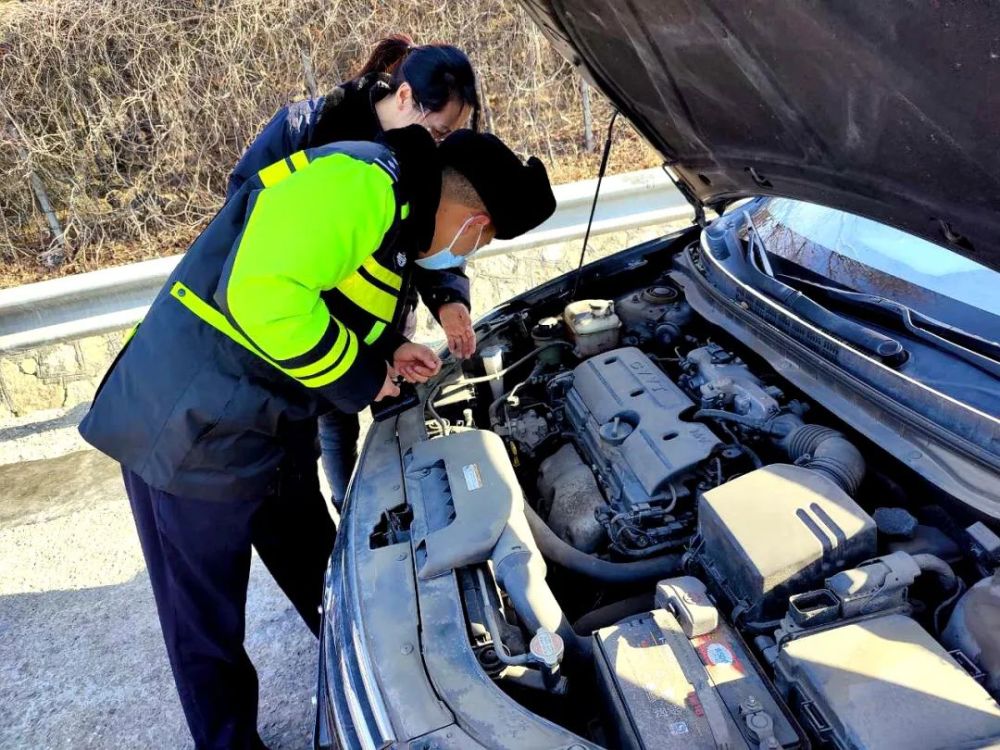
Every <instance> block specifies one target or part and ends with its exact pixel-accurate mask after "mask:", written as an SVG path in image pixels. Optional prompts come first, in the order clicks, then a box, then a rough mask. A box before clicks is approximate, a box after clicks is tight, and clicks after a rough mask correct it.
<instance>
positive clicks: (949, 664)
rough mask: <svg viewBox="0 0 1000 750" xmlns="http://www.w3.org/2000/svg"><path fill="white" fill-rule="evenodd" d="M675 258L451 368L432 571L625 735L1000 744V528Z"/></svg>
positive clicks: (689, 743)
mask: <svg viewBox="0 0 1000 750" xmlns="http://www.w3.org/2000/svg"><path fill="white" fill-rule="evenodd" d="M652 280H653V282H654V283H652V284H651V285H648V286H640V287H637V288H623V289H618V290H617V291H616V290H615V289H614V285H610V286H609V289H608V291H611V292H616V293H614V294H612V295H611V296H610V298H607V299H603V298H594V299H590V298H584V299H575V300H572V301H569V302H567V300H566V298H565V296H562V297H560V298H559V299H558V300H555V301H552V302H551V303H550V304H548V305H534V306H531V307H530V308H527V307H526V308H524V309H514V310H511V311H507V312H504V313H503V314H501V315H496V316H493V317H492V318H490V319H489V322H488V323H487V325H486V326H485V328H483V329H481V330H480V331H479V334H480V335H479V340H480V348H479V353H478V354H477V356H476V357H475V358H474V359H472V360H468V361H466V362H464V363H459V362H454V361H451V362H449V363H446V366H445V370H444V371H443V373H442V375H441V377H440V378H439V379H438V380H437V381H436V382H434V383H432V384H431V388H430V391H429V393H428V394H427V397H426V401H425V404H424V407H425V409H426V419H427V422H426V424H427V432H428V437H429V438H430V439H429V440H426V441H424V442H422V443H420V444H419V445H418V446H417V447H415V448H413V449H412V450H410V451H408V453H407V454H406V455H404V478H405V481H406V488H407V496H408V497H409V498H413V499H414V500H413V501H414V502H422V501H421V498H428V497H430V496H431V495H432V494H434V493H437V495H441V494H442V493H443V494H444V495H445V496H447V497H448V502H447V503H445V506H446V507H444V508H443V509H439V510H438V511H436V512H435V513H436V515H435V513H432V512H430V511H428V512H427V513H426V514H425V515H426V516H427V519H428V520H427V521H426V522H425V526H426V528H419V529H418V528H414V529H413V530H412V533H413V542H414V549H415V550H416V556H415V560H416V563H417V572H418V576H420V577H425V578H430V577H433V576H435V575H439V574H440V573H441V572H442V571H450V570H454V571H456V573H457V575H458V577H459V581H460V588H461V596H462V600H463V606H464V610H465V614H466V624H467V630H468V638H469V644H470V646H471V648H472V649H473V650H474V651H475V654H476V657H477V660H478V662H479V665H480V666H481V668H482V670H483V672H484V673H485V674H486V675H488V677H489V679H491V680H492V681H493V682H494V683H495V684H496V685H497V686H498V687H499V688H501V689H502V690H503V691H504V692H506V693H507V694H508V695H510V696H511V697H512V698H513V699H514V700H516V701H517V702H518V703H520V704H522V705H524V706H526V707H527V708H529V709H530V710H531V711H534V712H536V713H537V714H539V715H541V716H543V717H545V718H547V719H549V720H550V721H552V722H554V723H556V724H558V725H560V726H563V727H565V728H567V729H570V730H571V731H573V732H575V733H576V734H578V735H579V736H580V737H583V738H586V739H587V740H588V741H589V742H593V743H595V744H596V745H600V746H603V747H611V748H675V747H676V748H681V747H684V748H744V747H745V748H805V747H810V746H829V747H834V748H843V749H846V748H904V747H905V748H917V747H928V748H930V747H935V748H936V747H942V748H944V747H986V746H1000V706H998V705H997V703H996V699H997V698H1000V572H998V570H1000V568H998V565H1000V537H998V536H997V534H996V530H995V528H990V527H989V526H988V525H987V524H985V523H983V522H982V521H981V520H977V519H975V518H973V517H971V516H969V515H968V514H967V513H966V512H965V511H964V510H963V509H962V508H960V507H956V504H952V503H949V499H948V498H947V497H941V496H940V494H939V493H938V494H935V493H934V492H933V491H932V490H931V489H929V488H928V487H927V486H926V485H924V484H922V483H921V480H920V479H919V478H917V477H912V476H909V474H908V472H907V469H906V466H905V463H904V462H902V461H900V460H898V459H897V458H896V457H893V456H891V455H890V454H889V453H888V452H887V451H885V450H884V449H883V447H880V446H877V445H874V444H871V443H869V442H868V441H867V440H866V439H865V438H863V437H861V436H860V435H858V434H857V433H854V432H853V431H852V430H851V429H850V427H849V426H848V425H847V424H846V423H845V422H843V421H841V420H840V419H838V417H837V416H836V415H833V414H830V413H829V412H826V411H825V410H824V409H823V408H822V407H821V406H819V405H818V404H816V403H814V402H812V401H811V400H810V399H809V397H808V396H807V395H805V394H803V393H801V392H798V391H796V389H795V388H794V387H793V386H791V385H790V384H789V383H788V382H787V381H784V380H783V379H782V378H781V376H780V374H779V373H778V372H776V371H775V370H774V369H773V368H771V367H770V366H769V365H767V364H766V363H763V362H762V361H760V360H759V359H758V358H756V357H755V356H754V354H753V352H751V351H749V350H747V349H746V348H745V347H743V346H741V344H740V342H738V341H734V340H732V339H731V338H730V337H728V336H727V335H725V334H724V333H723V332H722V331H720V330H719V329H717V328H714V327H712V326H710V325H709V324H708V323H706V322H705V321H703V320H702V319H700V318H699V316H698V315H697V314H696V313H695V312H694V311H693V310H692V308H691V307H690V306H689V304H688V302H687V301H686V300H685V295H684V291H683V286H682V284H681V283H680V282H679V281H678V279H677V278H675V277H673V276H671V275H670V274H669V273H665V274H663V275H662V276H659V277H657V278H655V279H652ZM647 283H648V281H647ZM588 291H589V292H592V291H593V290H588ZM425 505H426V503H425ZM428 507H429V506H428ZM405 522H406V519H405V518H402V516H401V517H400V518H396V519H395V520H393V519H389V521H388V522H387V529H388V531H385V535H387V536H385V537H384V538H383V537H380V536H377V535H375V534H373V536H372V540H371V544H372V545H373V546H375V545H378V544H385V543H388V542H387V541H386V539H389V538H390V537H391V536H392V529H391V528H390V527H392V525H393V523H395V524H396V525H397V526H398V525H399V524H400V523H405ZM994 743H997V745H994Z"/></svg>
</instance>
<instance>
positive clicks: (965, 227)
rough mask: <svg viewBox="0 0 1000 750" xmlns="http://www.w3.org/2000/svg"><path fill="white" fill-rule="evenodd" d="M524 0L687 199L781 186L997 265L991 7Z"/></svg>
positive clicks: (718, 198) (999, 157) (709, 200)
mask: <svg viewBox="0 0 1000 750" xmlns="http://www.w3.org/2000/svg"><path fill="white" fill-rule="evenodd" d="M522 4H523V5H524V6H525V7H526V9H527V10H528V11H529V13H530V14H531V15H532V17H533V18H534V20H535V21H536V22H538V23H539V24H540V25H541V27H542V29H543V30H544V31H545V33H546V34H547V36H548V37H549V38H550V39H551V40H552V41H553V43H554V44H555V45H556V47H557V48H558V49H559V50H560V51H561V52H562V53H563V54H564V55H565V56H566V57H567V59H569V60H570V61H571V62H573V63H574V64H576V65H579V66H580V67H581V68H582V69H583V70H584V71H585V73H586V74H587V75H588V77H589V78H590V79H591V80H592V81H594V82H595V83H596V85H597V86H599V87H600V88H601V89H602V91H604V93H605V94H607V95H608V97H609V98H610V99H611V100H612V101H613V102H614V103H615V105H616V106H617V107H618V108H619V109H620V110H621V111H622V112H623V113H624V114H626V115H627V116H628V117H629V119H630V120H632V122H633V123H634V124H635V125H636V127H637V128H638V129H639V130H640V131H641V132H642V133H643V134H644V135H645V136H646V137H647V138H648V139H649V140H650V142H651V143H652V144H653V145H654V146H656V147H657V148H658V149H659V150H660V152H661V153H662V154H663V156H664V158H665V159H666V162H667V164H668V165H670V166H671V168H672V170H673V172H674V173H675V174H676V175H677V177H678V179H679V181H680V184H681V187H682V188H683V190H684V192H685V193H687V194H688V195H689V197H690V198H691V199H693V200H695V201H696V202H699V203H700V204H703V205H708V206H713V205H718V204H722V203H724V202H726V201H729V200H732V199H735V198H740V197H748V196H756V195H783V196H787V197H791V198H797V199H800V200H805V201H810V202H814V203H820V204H823V205H828V206H832V207H835V208H840V209H843V210H845V211H849V212H851V213H855V214H858V215H861V216H866V217H869V218H872V219H875V220H876V221H880V222H882V223H885V224H889V225H892V226H896V227H899V228H900V229H903V230H905V231H908V232H910V233H912V234H915V235H918V236H921V237H925V238H927V239H929V240H931V241H933V242H936V243H939V244H942V245H944V246H946V247H949V248H950V249H953V250H955V251H956V252H959V253H962V254H964V255H967V256H968V257H970V258H972V259H973V260H976V261H977V262H979V263H982V264H983V265H987V266H991V267H993V268H998V267H1000V211H998V210H997V207H998V206H1000V149H998V148H996V130H997V126H998V123H1000V46H998V45H1000V43H998V41H997V37H996V30H997V28H1000V6H997V5H996V4H991V3H979V2H940V3H938V2H925V3H912V2H902V0H890V1H888V2H876V3H873V2H867V1H866V0H849V1H846V0H845V1H844V2H837V3H823V2H798V1H796V0H788V1H786V2H764V1H762V0H756V1H752V2H746V0H712V1H711V2H693V1H692V0H629V1H628V2H621V3H607V2H602V1H601V0H522Z"/></svg>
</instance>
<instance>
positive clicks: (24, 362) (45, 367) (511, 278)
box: [0, 222, 683, 424]
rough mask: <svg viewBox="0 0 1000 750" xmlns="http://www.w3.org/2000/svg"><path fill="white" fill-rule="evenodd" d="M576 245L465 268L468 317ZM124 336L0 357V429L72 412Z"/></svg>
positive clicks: (425, 329) (599, 250)
mask: <svg viewBox="0 0 1000 750" xmlns="http://www.w3.org/2000/svg"><path fill="white" fill-rule="evenodd" d="M682 225H683V222H682V223H681V224H678V225H671V226H659V227H647V228H644V229H639V230H634V231H630V232H619V233H614V234H608V235H605V236H603V237H597V238H594V239H592V240H591V243H590V250H589V252H588V254H587V260H588V261H589V260H595V259H597V258H599V257H602V256H604V255H608V254H610V253H613V252H616V251H618V250H621V249H623V248H626V247H630V246H632V245H635V244H638V243H639V242H642V241H645V240H647V239H651V238H653V237H657V236H659V235H662V234H663V233H665V232H666V231H669V230H671V229H672V228H674V227H675V226H682ZM579 254H580V240H576V241H573V242H565V243H560V244H556V245H549V246H545V247H540V248H532V249H531V250H522V251H519V252H516V253H511V254H509V255H500V256H496V257H493V258H484V259H482V260H479V261H475V262H473V263H472V264H470V275H471V277H472V294H473V317H477V316H479V315H481V314H482V313H484V312H486V311H487V310H489V309H491V308H492V307H494V306H496V305H497V304H499V303H500V302H503V301H504V300H506V299H509V298H510V297H513V296H515V295H517V294H520V293H521V292H524V291H527V290H528V289H530V288H532V287H533V286H537V285H538V284H541V283H542V282H544V281H547V280H549V279H552V278H554V277H556V276H558V275H560V274H562V273H565V272H567V271H570V270H572V269H573V268H574V267H575V266H576V264H577V261H578V260H579ZM124 335H125V332H124V331H116V332H114V333H110V334H106V335H103V336H92V337H89V338H84V339H80V340H77V341H71V342H66V343H62V344H54V345H52V346H45V347H40V348H37V349H29V350H25V351H20V352H7V353H3V354H0V424H3V423H4V422H7V421H9V420H12V419H13V420H16V421H18V422H21V421H22V420H23V419H24V418H30V417H31V415H32V414H33V413H35V412H41V411H46V412H49V411H51V410H53V409H60V410H66V409H72V408H73V407H75V406H78V405H79V404H82V403H85V402H87V401H89V400H90V398H91V396H92V395H93V392H94V389H95V388H96V386H97V384H98V383H99V382H100V379H101V376H102V375H103V374H104V371H105V370H106V369H107V367H108V365H109V364H110V363H111V360H112V359H113V358H114V356H115V354H116V353H117V352H118V350H119V349H120V348H121V346H122V343H123V341H124ZM417 338H418V339H419V340H421V341H425V342H428V343H430V342H439V341H441V340H442V338H443V337H442V335H441V331H440V329H439V328H438V327H437V324H436V323H435V322H434V320H433V319H432V318H431V316H430V315H429V314H428V313H427V311H426V310H425V309H423V308H421V309H420V317H419V319H418V329H417Z"/></svg>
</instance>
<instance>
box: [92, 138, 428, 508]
mask: <svg viewBox="0 0 1000 750" xmlns="http://www.w3.org/2000/svg"><path fill="white" fill-rule="evenodd" d="M398 170H399V165H398V164H397V162H396V159H395V157H394V155H393V154H392V152H391V151H389V149H387V148H385V147H384V146H381V145H378V144H374V143H344V144H337V145H332V146H324V147H321V148H317V149H309V150H307V151H304V152H297V153H294V154H292V155H291V156H290V157H288V158H287V159H284V160H281V161H279V162H276V163H275V164H273V165H270V166H268V167H266V168H264V169H263V170H261V171H260V172H259V173H258V174H257V175H256V176H255V177H253V178H252V179H251V180H248V181H247V182H246V183H245V184H244V185H243V187H242V188H241V189H240V190H239V191H238V193H237V195H235V196H234V197H233V199H232V200H230V201H229V202H228V203H227V204H226V205H225V206H224V207H223V209H222V210H221V211H220V212H219V214H217V215H216V217H215V218H214V219H213V221H212V222H211V224H210V225H209V226H208V228H206V230H205V231H204V232H203V233H202V234H201V236H200V237H199V238H198V239H197V240H196V241H195V243H194V244H193V245H192V246H191V248H190V250H189V251H188V253H187V254H186V255H185V257H184V259H183V260H182V261H181V263H180V264H179V265H178V266H177V268H176V270H175V271H174V273H173V274H172V275H171V277H170V279H169V280H168V282H167V284H166V285H165V286H164V288H163V290H161V292H160V293H159V295H158V296H157V298H156V299H155V300H154V302H153V304H152V306H151V307H150V310H149V312H148V314H147V315H146V318H145V320H144V321H143V322H142V324H141V325H140V326H139V327H138V329H137V330H136V332H135V333H134V335H133V336H132V337H131V339H130V340H129V342H128V344H127V345H126V347H125V349H124V351H123V352H122V354H121V355H120V356H119V358H118V360H117V361H116V362H115V364H113V365H112V368H111V370H110V371H109V373H108V375H107V377H106V380H105V382H104V384H103V386H102V388H101V389H100V391H99V392H98V394H97V396H96V398H95V400H94V404H93V406H92V407H91V410H90V412H89V413H88V415H87V416H86V417H85V418H84V420H83V423H82V424H81V428H80V430H81V433H82V434H83V436H84V438H85V439H86V440H87V441H88V442H90V443H91V444H92V445H94V446H95V447H96V448H98V449H99V450H101V451H103V452H104V453H107V454H108V455H110V456H111V457H113V458H115V459H116V460H118V461H119V462H121V463H122V464H124V465H125V466H126V467H128V468H129V469H131V470H132V471H134V472H135V473H137V474H138V475H139V476H141V477H142V478H143V479H144V480H145V481H146V482H148V483H149V484H150V485H152V486H154V487H157V488H159V489H163V490H165V491H168V492H172V493H174V494H178V495H187V496H193V497H202V498H206V499H235V498H238V497H245V496H247V495H248V494H254V493H260V492H267V491H269V488H271V487H272V486H274V483H275V482H276V479H277V477H276V473H277V467H278V466H279V464H280V463H281V460H282V457H283V455H284V453H285V452H286V451H288V450H295V451H300V450H303V449H305V450H308V447H309V446H310V445H311V444H312V441H313V440H314V438H315V424H314V423H313V421H312V420H314V419H315V417H316V416H317V415H318V414H321V413H323V412H326V411H328V410H329V409H330V408H331V406H333V407H336V408H338V409H340V410H342V411H348V412H356V411H359V410H360V409H362V408H364V407H365V406H367V405H368V403H370V402H371V400H372V399H373V398H374V396H375V395H376V393H377V392H378V391H379V389H380V388H381V386H382V383H383V382H384V379H385V375H386V360H387V359H388V358H390V357H391V354H392V351H394V350H395V348H396V346H398V344H399V343H401V342H402V338H401V336H400V335H399V334H398V333H397V332H396V326H397V325H398V323H399V319H400V316H401V315H402V314H403V312H404V310H405V299H406V290H407V287H408V282H409V272H410V267H411V266H412V263H411V262H410V260H411V258H412V256H413V254H414V252H415V251H414V250H413V248H412V245H413V243H414V241H415V240H414V238H413V237H411V236H410V234H409V233H408V231H407V229H408V222H407V221H406V216H407V213H408V203H407V202H406V197H405V196H404V195H403V194H402V192H401V189H400V185H399V181H398ZM421 241H425V239H424V240H421Z"/></svg>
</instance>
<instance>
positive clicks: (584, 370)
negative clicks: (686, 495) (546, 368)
mask: <svg viewBox="0 0 1000 750" xmlns="http://www.w3.org/2000/svg"><path fill="white" fill-rule="evenodd" d="M692 406H694V403H693V402H692V401H691V399H690V398H688V397H687V395H686V394H685V393H684V392H683V391H682V390H681V389H680V388H679V387H677V386H676V385H675V384H674V383H673V382H671V381H670V379H669V378H668V377H667V376H666V374H665V373H664V372H663V371H662V370H661V369H660V368H659V367H657V366H656V364H655V363H654V362H653V361H652V360H651V359H650V358H649V357H647V356H646V355H645V354H643V353H642V352H641V351H640V350H639V349H635V348H632V347H627V348H623V349H614V350H612V351H609V352H605V353H604V354H599V355H598V356H596V357H591V358H590V359H588V360H587V361H586V362H584V363H583V364H581V365H579V366H577V368H576V369H575V370H574V371H573V385H572V387H571V388H570V389H569V391H568V392H567V394H566V416H567V418H568V419H569V421H570V423H571V424H572V426H573V428H574V430H575V432H576V434H577V436H578V439H579V442H580V447H581V448H582V449H583V452H584V453H585V454H586V456H587V458H588V459H589V460H590V462H591V463H592V464H594V465H595V466H596V467H597V469H598V472H599V473H600V474H601V476H602V478H603V479H604V480H605V482H607V484H608V486H609V488H610V490H611V494H612V497H611V498H610V499H611V500H612V502H613V503H614V502H620V503H622V504H624V505H625V506H626V507H628V508H631V507H633V506H635V505H637V504H642V503H648V502H649V501H650V499H651V498H653V499H658V500H669V499H670V497H671V489H670V485H671V482H672V481H674V480H677V479H680V478H683V476H684V475H686V474H689V473H690V472H691V471H692V470H693V469H694V468H696V467H697V466H698V464H699V463H701V462H702V461H704V460H705V459H706V458H708V457H709V456H710V455H711V454H712V451H713V450H714V449H715V448H716V446H718V445H719V444H720V442H719V439H718V438H717V437H716V436H715V434H714V433H712V431H711V430H709V429H708V427H706V426H705V425H703V424H699V423H697V422H686V421H684V420H683V419H681V414H682V413H684V412H685V411H686V410H688V409H690V408H691V407H692Z"/></svg>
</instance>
